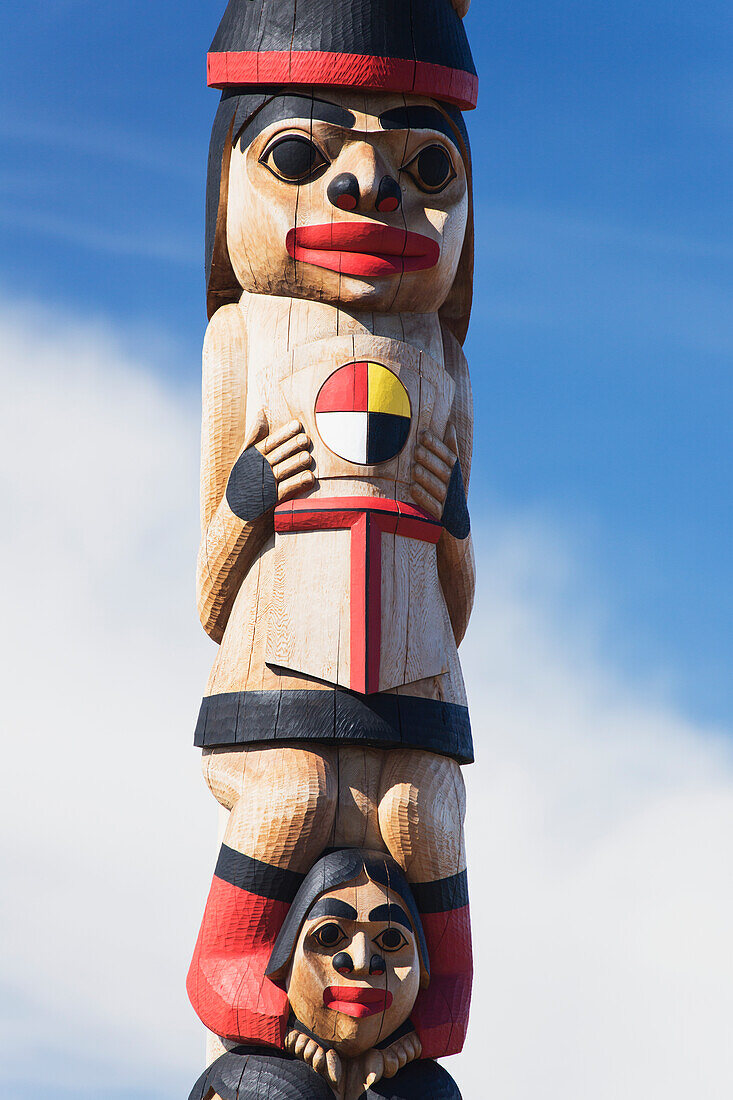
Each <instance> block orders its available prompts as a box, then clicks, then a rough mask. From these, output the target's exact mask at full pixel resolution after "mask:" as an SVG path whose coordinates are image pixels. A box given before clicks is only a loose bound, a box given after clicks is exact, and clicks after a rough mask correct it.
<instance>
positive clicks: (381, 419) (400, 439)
mask: <svg viewBox="0 0 733 1100" xmlns="http://www.w3.org/2000/svg"><path fill="white" fill-rule="evenodd" d="M409 434H410V418H409V417H407V416H397V415H396V414H395V413H380V412H370V413H367V439H366V464H367V466H376V465H377V464H378V463H380V462H387V461H388V460H389V459H390V458H394V457H395V455H398V454H399V453H400V451H401V450H402V448H403V447H404V445H405V443H406V442H407V437H408V435H409Z"/></svg>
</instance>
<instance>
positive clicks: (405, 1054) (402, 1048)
mask: <svg viewBox="0 0 733 1100" xmlns="http://www.w3.org/2000/svg"><path fill="white" fill-rule="evenodd" d="M392 1053H393V1054H394V1056H395V1058H396V1059H397V1066H398V1069H402V1067H403V1066H406V1065H407V1063H408V1062H409V1061H410V1057H411V1055H410V1049H409V1048H408V1046H407V1043H406V1042H404V1040H403V1041H402V1042H401V1043H395V1045H394V1046H393V1047H392Z"/></svg>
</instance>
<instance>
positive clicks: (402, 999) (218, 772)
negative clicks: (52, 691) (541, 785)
mask: <svg viewBox="0 0 733 1100" xmlns="http://www.w3.org/2000/svg"><path fill="white" fill-rule="evenodd" d="M467 6H468V5H467V3H466V2H465V0H344V3H343V4H342V5H339V6H338V7H335V6H334V5H332V4H330V3H328V2H327V0H297V3H296V0H230V3H229V6H228V8H227V10H226V13H225V15H224V18H223V20H222V23H221V25H220V27H219V30H218V32H217V34H216V37H215V39H214V42H213V44H212V47H211V51H210V54H209V83H210V84H211V85H213V86H215V87H219V88H221V89H222V99H221V103H220V106H219V110H218V113H217V116H216V120H215V122H214V128H213V133H212V139H211V148H210V155H209V180H208V194H207V279H208V282H207V292H208V309H209V317H210V323H209V327H208V330H207V334H206V339H205V344H204V356H203V438H202V468H201V469H202V473H201V477H202V481H201V490H202V542H201V550H200V555H199V572H198V592H199V610H200V614H201V618H202V622H203V624H204V627H205V629H206V631H207V632H208V634H209V635H210V636H211V637H212V638H213V639H214V640H215V641H216V642H218V643H219V651H218V655H217V658H216V661H215V663H214V667H213V670H212V673H211V677H210V680H209V684H208V688H207V692H206V695H205V697H204V700H203V703H202V707H201V712H200V716H199V721H198V725H197V729H196V738H195V740H196V744H197V745H199V746H201V747H202V749H203V761H204V774H205V777H206V780H207V783H208V785H209V787H210V789H211V791H212V793H213V794H214V796H215V797H216V799H217V800H218V802H219V803H220V805H221V806H222V807H224V810H225V811H226V812H227V813H228V818H227V821H226V828H225V832H224V836H223V844H222V847H221V851H220V855H219V859H218V862H217V865H216V869H215V873H214V879H213V883H212V886H211V891H210V894H209V899H208V902H207V905H206V910H205V913H204V918H203V922H202V926H201V931H200V933H199V938H198V941H197V944H196V948H195V952H194V957H193V961H192V963H191V968H190V972H189V978H188V990H189V995H190V997H191V1001H192V1003H193V1005H194V1008H195V1009H196V1011H197V1013H198V1015H199V1016H200V1018H201V1019H202V1021H203V1022H204V1023H205V1024H206V1026H207V1028H208V1029H209V1030H210V1032H211V1033H212V1036H213V1038H212V1042H211V1044H210V1059H213V1058H215V1057H216V1056H217V1055H218V1057H216V1060H215V1061H214V1062H213V1064H212V1065H211V1066H210V1068H209V1070H208V1071H207V1073H206V1074H205V1075H204V1077H202V1079H201V1080H200V1081H199V1082H198V1084H197V1085H196V1087H195V1088H194V1092H193V1093H192V1098H193V1097H197V1098H199V1100H210V1098H211V1097H221V1098H222V1100H229V1098H230V1097H231V1098H232V1100H234V1098H235V1097H236V1098H237V1100H247V1098H249V1097H251V1098H255V1097H264V1098H266V1100H279V1098H285V1097H293V1098H294V1100H295V1098H299V1100H302V1098H309V1097H313V1098H316V1097H326V1098H328V1097H333V1096H337V1097H340V1098H342V1100H358V1098H370V1100H371V1098H376V1097H383V1096H384V1097H386V1096H395V1097H397V1096H400V1097H406V1098H412V1097H414V1098H415V1100H417V1098H418V1097H420V1098H424V1097H430V1098H434V1100H451V1098H455V1097H458V1096H459V1093H458V1090H457V1088H456V1086H455V1084H454V1083H453V1081H452V1079H451V1078H450V1076H449V1075H448V1074H447V1073H446V1071H445V1070H444V1069H442V1068H441V1067H440V1066H438V1065H437V1064H436V1063H435V1061H434V1059H435V1058H439V1057H442V1056H445V1055H449V1054H453V1053H456V1052H457V1051H459V1050H460V1049H461V1047H462V1045H463V1041H464V1038H465V1032H466V1026H467V1020H468V1008H469V1001H470V987H471V972H472V967H471V943H470V922H469V913H468V894H467V885H466V862H465V846H464V839H463V818H464V812H465V796H464V787H463V780H462V776H461V769H460V765H461V764H465V763H469V762H470V761H471V760H472V759H473V746H472V740H471V730H470V723H469V718H468V709H467V705H466V698H465V691H464V686H463V680H462V676H461V669H460V664H459V660H458V653H457V646H458V644H459V642H460V641H461V639H462V637H463V635H464V633H465V630H466V626H467V622H468V617H469V614H470V610H471V604H472V599H473V588H474V567H473V553H472V547H471V537H470V532H469V519H468V510H467V505H466V487H467V485H468V476H469V472H470V462H471V440H472V407H471V393H470V382H469V377H468V368H467V364H466V361H465V358H464V356H463V353H462V350H461V343H462V341H463V339H464V337H465V333H466V328H467V325H468V316H469V312H470V304H471V288H472V273H473V222H472V201H471V167H470V152H469V146H468V137H467V133H466V129H465V125H464V122H463V117H462V113H461V112H462V110H466V109H469V108H471V107H473V106H475V101H476V91H477V79H476V75H475V70H474V67H473V62H472V60H471V54H470V50H469V46H468V42H467V39H466V36H465V31H464V28H463V24H462V21H461V17H462V15H463V14H465V8H466V7H467ZM395 1090H396V1091H395Z"/></svg>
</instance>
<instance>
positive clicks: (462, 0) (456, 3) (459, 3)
mask: <svg viewBox="0 0 733 1100" xmlns="http://www.w3.org/2000/svg"><path fill="white" fill-rule="evenodd" d="M451 4H452V5H453V7H454V8H455V9H456V11H457V12H458V14H459V15H460V17H461V19H463V16H464V15H465V14H466V12H467V11H468V9H469V8H470V7H471V0H451Z"/></svg>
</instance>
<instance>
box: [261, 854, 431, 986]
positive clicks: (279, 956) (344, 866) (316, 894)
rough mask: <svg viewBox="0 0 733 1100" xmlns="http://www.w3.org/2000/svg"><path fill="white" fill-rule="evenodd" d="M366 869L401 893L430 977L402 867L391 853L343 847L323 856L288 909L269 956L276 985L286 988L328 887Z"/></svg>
mask: <svg viewBox="0 0 733 1100" xmlns="http://www.w3.org/2000/svg"><path fill="white" fill-rule="evenodd" d="M362 872H366V875H367V877H368V878H370V879H371V880H372V882H378V883H379V884H380V885H381V886H386V887H387V888H388V889H389V890H391V891H394V893H395V894H396V895H399V897H400V899H401V900H402V901H403V902H404V903H405V905H406V906H407V909H408V912H409V915H410V920H411V921H412V927H413V930H414V932H415V938H416V940H417V946H418V951H419V952H420V962H421V964H422V973H423V975H424V978H425V979H426V980H427V979H428V978H429V977H430V963H429V960H428V949H427V944H426V942H425V933H424V932H423V927H422V922H421V920H420V914H419V912H418V910H417V906H416V904H415V899H414V898H413V896H412V890H411V889H410V885H409V883H408V881H407V879H406V878H405V875H404V872H403V870H402V868H401V867H400V866H399V864H398V863H396V862H395V861H394V860H393V859H392V857H391V856H388V855H386V854H385V853H383V852H368V851H363V850H362V849H360V848H342V849H339V850H338V851H336V852H329V853H328V854H327V855H325V856H322V857H321V858H320V859H319V860H318V862H317V863H316V864H315V865H314V866H313V867H312V868H311V870H310V871H309V872H308V874H307V875H306V876H305V878H304V880H303V882H302V883H301V886H300V889H299V890H298V893H297V894H296V895H295V898H294V900H293V904H292V905H291V906H290V909H289V910H288V915H287V917H286V918H285V923H284V924H283V926H282V928H281V929H280V935H279V936H278V937H277V940H276V941H275V946H274V947H273V949H272V954H271V955H270V962H269V964H268V967H267V970H266V971H265V973H266V974H267V976H268V978H271V979H272V981H274V982H275V983H276V984H277V985H279V986H282V987H283V988H284V987H285V979H286V977H287V969H288V966H289V964H290V961H291V959H292V957H293V952H294V951H295V945H296V944H297V942H298V936H299V935H300V930H301V928H302V927H303V924H304V922H305V921H306V919H307V917H308V913H309V912H310V910H311V908H312V907H313V905H314V903H315V902H316V901H317V900H318V898H320V897H321V896H322V895H323V894H325V893H327V892H328V891H329V890H338V889H339V887H341V886H346V885H347V884H348V883H350V882H353V881H354V880H355V879H357V878H359V876H360V875H361V874H362Z"/></svg>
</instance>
